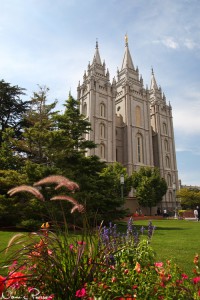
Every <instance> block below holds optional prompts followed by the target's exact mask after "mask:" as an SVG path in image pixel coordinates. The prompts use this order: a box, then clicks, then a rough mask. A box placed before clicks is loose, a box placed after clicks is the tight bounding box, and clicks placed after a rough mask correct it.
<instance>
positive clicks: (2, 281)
mask: <svg viewBox="0 0 200 300" xmlns="http://www.w3.org/2000/svg"><path fill="white" fill-rule="evenodd" d="M5 280H6V278H5V277H3V276H1V275H0V296H1V295H2V292H3V291H4V288H5Z"/></svg>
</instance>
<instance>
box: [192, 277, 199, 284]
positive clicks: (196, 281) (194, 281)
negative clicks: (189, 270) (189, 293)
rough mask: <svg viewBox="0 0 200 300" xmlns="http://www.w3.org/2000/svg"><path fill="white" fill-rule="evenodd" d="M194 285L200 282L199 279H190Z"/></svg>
mask: <svg viewBox="0 0 200 300" xmlns="http://www.w3.org/2000/svg"><path fill="white" fill-rule="evenodd" d="M192 281H193V283H194V284H197V283H198V282H199V281H200V277H195V278H193V279H192Z"/></svg>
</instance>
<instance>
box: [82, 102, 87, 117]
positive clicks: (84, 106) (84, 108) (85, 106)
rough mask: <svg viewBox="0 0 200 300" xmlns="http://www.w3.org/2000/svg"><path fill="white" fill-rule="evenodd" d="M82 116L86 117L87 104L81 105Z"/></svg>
mask: <svg viewBox="0 0 200 300" xmlns="http://www.w3.org/2000/svg"><path fill="white" fill-rule="evenodd" d="M83 115H84V116H87V103H85V102H84V104H83Z"/></svg>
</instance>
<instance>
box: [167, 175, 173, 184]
mask: <svg viewBox="0 0 200 300" xmlns="http://www.w3.org/2000/svg"><path fill="white" fill-rule="evenodd" d="M167 185H168V187H170V186H172V180H171V175H170V174H167Z"/></svg>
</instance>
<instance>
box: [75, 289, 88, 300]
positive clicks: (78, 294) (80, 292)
mask: <svg viewBox="0 0 200 300" xmlns="http://www.w3.org/2000/svg"><path fill="white" fill-rule="evenodd" d="M85 296H86V290H85V288H82V289H80V290H78V291H76V297H79V298H81V297H85Z"/></svg>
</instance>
